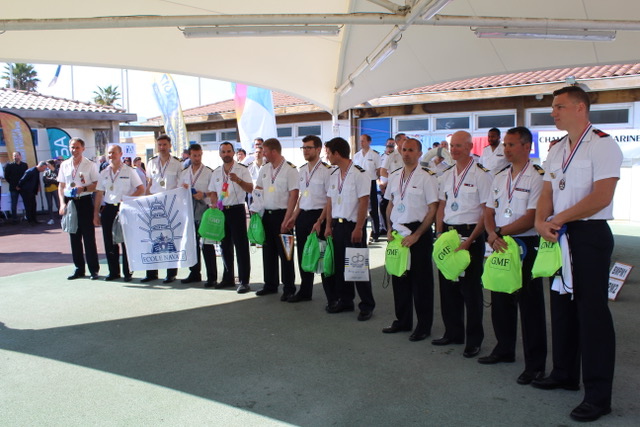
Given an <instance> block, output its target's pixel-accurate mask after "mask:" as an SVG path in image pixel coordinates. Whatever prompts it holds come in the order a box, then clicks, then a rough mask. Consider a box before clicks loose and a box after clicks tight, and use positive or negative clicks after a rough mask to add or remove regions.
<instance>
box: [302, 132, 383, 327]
mask: <svg viewBox="0 0 640 427" xmlns="http://www.w3.org/2000/svg"><path fill="white" fill-rule="evenodd" d="M325 146H326V148H327V156H328V158H329V161H330V162H331V164H332V165H334V166H337V167H336V168H335V169H334V170H333V171H332V173H331V178H330V181H329V184H330V185H329V192H328V194H327V196H328V199H327V205H326V206H325V212H324V214H323V215H324V217H325V218H327V221H326V227H325V235H326V236H333V243H334V254H333V257H334V264H335V274H334V275H333V276H332V277H331V278H332V279H333V280H330V281H326V282H325V292H326V294H327V301H328V305H327V308H326V310H327V312H328V313H340V312H343V311H353V309H354V306H353V300H354V299H355V288H357V289H358V295H360V304H359V305H358V307H359V308H360V313H359V314H358V320H360V321H365V320H369V319H371V316H372V315H373V309H374V308H375V306H376V303H375V300H374V299H373V292H372V289H371V275H369V280H368V281H363V282H347V281H345V279H344V258H345V253H346V248H347V247H362V248H366V247H367V238H366V237H367V236H366V231H365V226H366V220H367V207H368V206H369V193H370V188H371V186H370V183H369V177H368V176H367V174H366V173H365V171H364V170H363V169H361V168H360V167H359V166H356V165H354V164H353V162H352V161H351V160H349V154H350V152H351V149H350V147H349V143H348V142H347V141H345V140H344V139H342V138H339V137H338V138H333V139H332V140H331V141H329V142H327V143H326V144H325ZM320 227H321V224H320V221H317V222H316V225H314V230H316V231H317V230H319V229H320Z"/></svg>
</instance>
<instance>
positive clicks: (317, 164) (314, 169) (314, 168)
mask: <svg viewBox="0 0 640 427" xmlns="http://www.w3.org/2000/svg"><path fill="white" fill-rule="evenodd" d="M320 163H322V162H321V161H320V159H318V161H317V162H316V165H315V166H314V167H313V170H312V171H311V175H309V169H308V168H307V178H306V179H305V184H306V185H305V188H309V184H310V183H311V178H313V174H314V173H316V170H317V169H318V166H320Z"/></svg>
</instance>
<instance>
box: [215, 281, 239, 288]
mask: <svg viewBox="0 0 640 427" xmlns="http://www.w3.org/2000/svg"><path fill="white" fill-rule="evenodd" d="M234 286H235V283H229V282H220V283H216V284H215V286H214V288H216V289H224V288H232V287H234Z"/></svg>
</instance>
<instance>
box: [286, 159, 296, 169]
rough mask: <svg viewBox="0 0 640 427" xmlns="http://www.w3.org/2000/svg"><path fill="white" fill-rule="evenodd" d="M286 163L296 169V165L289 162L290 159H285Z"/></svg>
mask: <svg viewBox="0 0 640 427" xmlns="http://www.w3.org/2000/svg"><path fill="white" fill-rule="evenodd" d="M287 164H288V165H289V166H291V167H292V168H294V169H298V167H297V166H296V165H294V164H293V163H291V162H290V161H288V160H287Z"/></svg>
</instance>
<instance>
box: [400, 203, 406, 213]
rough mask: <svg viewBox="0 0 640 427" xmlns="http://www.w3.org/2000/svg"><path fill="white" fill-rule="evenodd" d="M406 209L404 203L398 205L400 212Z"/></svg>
mask: <svg viewBox="0 0 640 427" xmlns="http://www.w3.org/2000/svg"><path fill="white" fill-rule="evenodd" d="M404 210H405V207H404V203H400V204H399V205H398V212H400V213H403V212H404Z"/></svg>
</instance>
